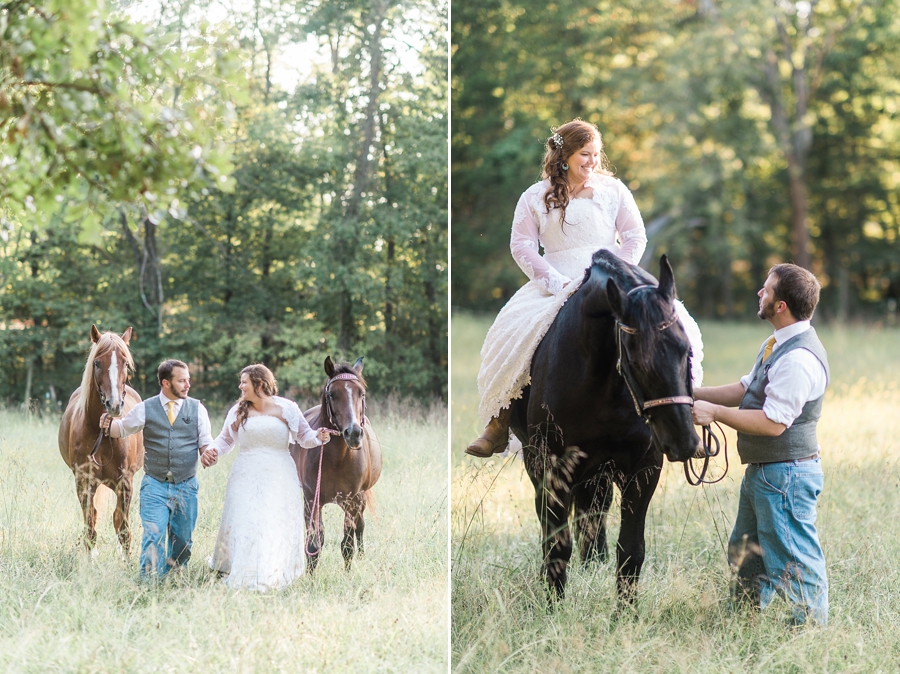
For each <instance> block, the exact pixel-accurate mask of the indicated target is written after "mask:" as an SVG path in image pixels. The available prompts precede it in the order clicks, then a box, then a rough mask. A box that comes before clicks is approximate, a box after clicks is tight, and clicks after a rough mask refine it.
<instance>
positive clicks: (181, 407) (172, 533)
mask: <svg viewBox="0 0 900 674" xmlns="http://www.w3.org/2000/svg"><path fill="white" fill-rule="evenodd" d="M156 376H157V379H158V380H159V386H160V391H159V395H158V396H153V397H152V398H148V399H147V400H144V401H142V402H140V403H138V404H137V405H135V406H134V407H133V408H131V410H130V411H129V412H128V414H126V415H125V416H124V417H122V418H121V419H110V417H109V416H108V415H106V414H104V415H102V416H101V417H100V427H101V428H109V434H110V435H111V436H112V437H114V438H123V437H126V436H128V435H131V434H133V433H137V432H138V431H140V430H143V431H144V449H145V453H144V479H143V480H142V481H141V522H142V523H143V525H144V536H143V539H142V541H141V560H140V570H141V577H142V578H144V579H146V580H154V579H162V578H164V577H165V576H166V574H167V573H168V572H169V571H170V570H172V569H176V568H180V567H182V566H185V565H186V564H187V563H188V560H189V559H190V558H191V544H192V535H193V532H194V526H195V525H196V523H197V492H198V489H199V484H198V482H197V462H198V458H199V459H200V460H201V461H202V462H203V465H204V466H207V465H211V463H212V461H211V460H210V457H211V454H206V447H207V445H209V444H211V443H212V430H211V426H210V422H209V413H208V412H207V411H206V408H205V407H204V406H203V404H202V403H201V402H200V401H199V400H196V399H194V398H189V397H188V391H189V390H190V388H191V375H190V372H189V371H188V366H187V365H186V364H185V363H183V362H181V361H180V360H166V361H163V362H162V363H160V365H159V368H158V369H157V371H156ZM111 421H112V422H113V423H110V422H111ZM201 455H202V456H201ZM167 538H168V544H167V541H166V539H167Z"/></svg>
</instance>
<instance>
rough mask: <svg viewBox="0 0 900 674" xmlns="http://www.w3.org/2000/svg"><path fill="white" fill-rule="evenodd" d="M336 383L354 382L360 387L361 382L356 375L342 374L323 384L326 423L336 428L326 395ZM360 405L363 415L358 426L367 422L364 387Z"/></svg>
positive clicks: (329, 399) (332, 411)
mask: <svg viewBox="0 0 900 674" xmlns="http://www.w3.org/2000/svg"><path fill="white" fill-rule="evenodd" d="M336 381H356V382H360V386H362V382H361V381H360V379H359V377H358V376H357V375H355V374H353V373H352V372H342V373H341V374H336V375H334V376H333V377H332V378H331V379H329V380H328V381H327V382H325V391H324V397H325V411H326V412H328V423H329V424H331V425H332V426H335V427H337V424H336V423H335V421H334V410H333V409H332V407H331V398H330V397H329V396H328V393H329V391H330V390H331V385H332V384H333V383H334V382H336ZM362 404H363V415H362V420H361V421H360V422H359V425H360V426H364V425H365V423H366V421H367V417H366V396H365V387H363V399H362Z"/></svg>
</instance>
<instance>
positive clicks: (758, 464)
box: [750, 452, 819, 466]
mask: <svg viewBox="0 0 900 674" xmlns="http://www.w3.org/2000/svg"><path fill="white" fill-rule="evenodd" d="M818 458H819V452H816V453H815V454H812V455H810V456H804V457H803V458H802V459H785V460H784V461H763V462H761V463H751V464H750V465H751V466H768V465H770V464H773V463H787V462H788V461H813V460H815V459H818Z"/></svg>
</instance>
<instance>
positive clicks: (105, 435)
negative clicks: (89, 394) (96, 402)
mask: <svg viewBox="0 0 900 674" xmlns="http://www.w3.org/2000/svg"><path fill="white" fill-rule="evenodd" d="M125 367H128V365H127V364H126V366H125ZM125 381H126V382H127V381H128V377H127V376H126V377H125ZM125 386H126V384H122V405H124V404H125ZM97 393H98V394H99V395H100V404H101V405H103V408H104V409H106V400H107V398H106V394H105V393H104V392H103V387H102V386H100V381H99V380H98V381H97ZM109 437H110V435H109V428H105V429H103V430H101V431H100V435H98V436H97V440H96V441H95V442H94V448H93V449H92V450H91V453H90V454H89V455H88V456H89V458H90V460H91V461H93V462H94V463H95V464H96V465H98V466H99V467H100V468H103V467H104V466H106V465H107V464H108V463H109V462H110V461H112V455H113V452H114V451H115V450H114V448H113V446H112V439H110V441H109V460H108V461H107V462H106V463H100V462H99V461H97V459H96V457H95V456H94V455H95V454H96V453H97V450H98V449H100V443H102V442H103V438H109Z"/></svg>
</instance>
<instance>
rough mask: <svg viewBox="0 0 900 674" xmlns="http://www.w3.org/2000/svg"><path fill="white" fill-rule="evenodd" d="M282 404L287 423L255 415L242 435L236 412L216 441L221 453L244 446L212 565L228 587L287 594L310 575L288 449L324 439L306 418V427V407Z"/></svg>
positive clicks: (298, 493) (234, 469)
mask: <svg viewBox="0 0 900 674" xmlns="http://www.w3.org/2000/svg"><path fill="white" fill-rule="evenodd" d="M282 401H283V402H284V403H289V405H284V404H282V411H283V413H285V419H287V423H286V422H285V421H283V420H282V419H279V418H277V417H274V416H266V415H258V416H251V417H249V418H248V419H247V422H246V423H245V424H244V425H243V426H241V427H240V428H239V429H238V430H237V432H236V433H235V432H234V431H233V429H232V428H231V424H233V423H234V420H235V418H236V415H235V410H234V409H232V411H231V412H229V413H228V416H227V417H226V419H225V427H224V428H223V430H222V433H221V434H220V435H219V437H218V438H216V440H215V441H214V442H213V446H215V447H216V449H217V450H218V451H219V453H220V454H222V453H227V451H228V450H230V449H231V446H232V445H233V444H234V442H235V441H237V442H238V443H240V447H241V450H240V454H239V455H238V457H237V458H236V459H235V460H234V463H233V464H232V466H231V473H230V474H229V476H228V484H227V486H226V487H225V504H224V506H223V509H222V522H221V524H220V525H219V535H218V538H217V540H216V547H215V552H214V554H213V556H212V559H211V560H210V567H211V568H213V569H214V570H216V571H219V572H221V573H224V574H227V577H226V579H225V584H226V585H228V586H229V587H231V588H249V589H253V590H262V591H265V590H267V589H276V588H281V587H284V586H286V585H289V584H290V583H292V582H293V581H294V580H296V579H297V578H298V577H299V576H301V575H302V574H303V572H304V570H305V569H306V545H305V542H306V527H305V524H304V522H305V520H304V514H303V490H302V488H301V487H300V479H299V478H298V477H297V469H296V467H295V465H294V460H293V459H292V458H291V455H290V452H289V450H288V446H289V443H290V441H291V439H292V437H295V438H297V439H298V440H299V441H300V442H301V444H303V446H306V447H312V446H315V444H316V442H317V441H316V438H315V432H314V431H312V429H310V428H309V425H308V424H306V423H305V420H303V422H302V424H301V422H300V419H302V418H303V417H302V415H301V414H300V410H299V408H297V406H296V405H295V404H294V403H292V402H290V401H288V400H285V399H280V400H279V401H278V402H279V403H282ZM291 408H293V409H291ZM297 415H299V418H298V416H297ZM292 422H293V423H292ZM304 425H305V428H302V426H304ZM223 450H224V452H223Z"/></svg>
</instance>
